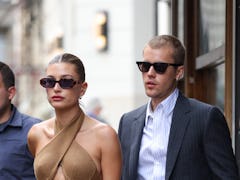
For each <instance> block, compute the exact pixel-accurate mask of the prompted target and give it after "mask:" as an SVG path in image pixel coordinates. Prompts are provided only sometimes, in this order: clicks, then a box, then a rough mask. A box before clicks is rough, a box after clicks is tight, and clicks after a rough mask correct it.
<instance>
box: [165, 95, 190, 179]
mask: <svg viewBox="0 0 240 180" xmlns="http://www.w3.org/2000/svg"><path fill="white" fill-rule="evenodd" d="M189 111H190V109H189V103H188V100H187V98H185V97H184V96H183V95H182V94H181V93H179V97H178V100H177V102H176V106H175V108H174V111H173V117H172V125H171V129H170V135H169V142H168V152H167V161H166V180H168V179H169V177H170V175H171V173H172V170H173V167H174V164H175V161H176V159H177V155H178V152H179V149H180V147H181V143H182V140H183V136H184V132H185V129H186V128H187V125H188V122H189V119H190V118H189V117H188V116H187V113H188V112H189Z"/></svg>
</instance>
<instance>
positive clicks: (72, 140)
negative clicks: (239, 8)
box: [28, 53, 122, 180]
mask: <svg viewBox="0 0 240 180" xmlns="http://www.w3.org/2000/svg"><path fill="white" fill-rule="evenodd" d="M46 74H47V75H46V77H45V78H42V79H41V80H40V84H41V85H42V86H43V87H44V88H46V92H47V98H48V101H49V103H50V104H51V105H52V106H53V108H54V110H55V115H56V117H53V118H51V119H49V120H46V121H43V122H41V123H39V124H37V125H35V126H33V127H32V128H31V130H30V131H29V134H28V146H29V149H30V151H31V153H32V155H33V156H34V157H35V160H34V171H35V175H36V178H37V179H38V180H47V179H49V180H52V179H56V180H62V179H71V180H88V179H89V180H117V179H120V174H121V166H122V157H121V150H120V144H119V140H118V137H117V134H116V132H115V131H114V129H113V128H111V127H110V126H108V125H106V124H104V123H101V122H99V121H97V120H95V119H92V118H90V117H89V116H87V115H85V114H84V113H83V111H82V110H81V108H80V106H79V98H81V97H82V96H83V95H84V94H85V92H86V89H87V83H86V82H85V69H84V66H83V64H82V62H81V60H80V59H79V58H78V57H76V56H74V55H72V54H67V53H65V54H61V55H58V56H56V57H55V58H54V59H53V60H52V61H50V63H49V65H48V67H47V70H46Z"/></svg>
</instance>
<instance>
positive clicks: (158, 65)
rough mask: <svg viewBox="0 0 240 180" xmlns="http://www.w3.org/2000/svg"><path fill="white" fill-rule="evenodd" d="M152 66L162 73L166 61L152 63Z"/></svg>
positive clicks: (165, 67) (166, 65)
mask: <svg viewBox="0 0 240 180" xmlns="http://www.w3.org/2000/svg"><path fill="white" fill-rule="evenodd" d="M153 67H154V69H155V71H156V72H157V73H159V74H163V73H164V72H165V71H166V69H167V67H168V64H167V63H154V64H153Z"/></svg>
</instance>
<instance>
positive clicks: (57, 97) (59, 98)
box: [52, 96, 63, 101]
mask: <svg viewBox="0 0 240 180" xmlns="http://www.w3.org/2000/svg"><path fill="white" fill-rule="evenodd" d="M52 100H54V101H61V100H63V97H62V96H52Z"/></svg>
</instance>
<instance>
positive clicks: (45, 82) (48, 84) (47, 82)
mask: <svg viewBox="0 0 240 180" xmlns="http://www.w3.org/2000/svg"><path fill="white" fill-rule="evenodd" d="M55 83H56V82H55V81H54V79H51V78H43V79H41V80H40V84H41V86H42V87H45V88H53V87H54V86H55Z"/></svg>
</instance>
